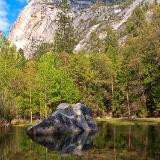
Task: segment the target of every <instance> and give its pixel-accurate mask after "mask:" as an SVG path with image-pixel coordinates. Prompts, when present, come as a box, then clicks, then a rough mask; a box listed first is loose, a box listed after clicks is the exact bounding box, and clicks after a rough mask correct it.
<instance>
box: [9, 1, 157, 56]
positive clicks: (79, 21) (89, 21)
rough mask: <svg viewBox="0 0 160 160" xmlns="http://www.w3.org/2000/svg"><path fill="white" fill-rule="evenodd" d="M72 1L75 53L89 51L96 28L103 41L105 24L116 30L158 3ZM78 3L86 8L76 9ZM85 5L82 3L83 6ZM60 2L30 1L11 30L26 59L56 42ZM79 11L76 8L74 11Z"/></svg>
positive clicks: (10, 34) (11, 35) (11, 36)
mask: <svg viewBox="0 0 160 160" xmlns="http://www.w3.org/2000/svg"><path fill="white" fill-rule="evenodd" d="M74 2H75V1H74V0H72V1H70V4H71V9H70V12H69V14H70V15H71V16H72V17H73V25H74V28H75V31H76V34H78V35H79V42H78V44H77V45H76V46H75V49H74V52H81V51H83V50H87V49H88V48H89V47H90V46H89V43H88V41H89V39H90V37H91V35H92V33H94V32H95V31H96V30H97V29H99V30H100V32H99V33H97V34H99V35H98V37H100V39H102V40H103V39H104V38H105V37H106V36H107V33H106V32H105V29H104V28H105V25H106V23H107V24H108V25H109V26H110V27H111V28H112V29H113V30H114V31H117V30H118V29H119V28H120V27H121V26H122V25H123V24H124V23H125V22H126V21H127V19H128V18H129V17H130V16H131V15H132V13H133V11H134V9H135V8H136V7H137V6H138V5H140V4H144V3H155V2H158V3H159V0H158V1H155V0H133V2H132V3H131V4H129V5H128V6H126V8H124V9H121V7H120V5H105V4H101V5H99V4H97V3H96V1H95V0H79V1H76V5H75V3H74ZM77 2H79V4H81V5H83V6H84V4H86V7H82V6H81V7H80V6H77V5H78V4H77ZM82 2H83V3H82ZM58 3H59V0H51V1H46V0H31V1H30V2H29V3H28V5H27V6H26V7H25V8H24V9H23V10H22V12H21V14H20V16H19V17H18V19H17V20H16V22H15V24H14V25H13V27H12V28H11V31H10V33H9V40H10V41H11V43H13V44H15V45H16V46H17V49H20V48H21V49H23V51H24V54H25V57H26V59H29V58H31V57H32V56H33V54H34V52H35V51H36V49H37V48H38V46H40V45H41V44H42V43H54V35H55V32H56V29H57V24H56V22H55V21H56V19H57V15H58V13H59V12H61V8H60V7H58ZM75 8H76V9H75Z"/></svg>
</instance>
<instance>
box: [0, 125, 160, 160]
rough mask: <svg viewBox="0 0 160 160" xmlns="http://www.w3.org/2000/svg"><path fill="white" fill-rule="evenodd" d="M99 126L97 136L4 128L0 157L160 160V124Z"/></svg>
mask: <svg viewBox="0 0 160 160" xmlns="http://www.w3.org/2000/svg"><path fill="white" fill-rule="evenodd" d="M98 126H99V131H98V132H97V133H96V135H94V134H88V133H82V134H79V135H69V136H56V137H38V138H35V137H34V138H32V139H30V138H29V137H28V136H27V135H26V133H25V128H20V127H14V128H10V129H9V128H8V129H0V160H76V159H78V160H79V159H81V160H160V126H147V125H140V126H112V125H108V124H106V123H101V124H98Z"/></svg>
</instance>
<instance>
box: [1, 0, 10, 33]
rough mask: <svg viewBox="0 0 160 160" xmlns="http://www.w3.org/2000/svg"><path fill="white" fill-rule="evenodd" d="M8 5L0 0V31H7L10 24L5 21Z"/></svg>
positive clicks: (3, 0)
mask: <svg viewBox="0 0 160 160" xmlns="http://www.w3.org/2000/svg"><path fill="white" fill-rule="evenodd" d="M7 9H8V5H7V3H6V1H5V0H0V31H3V32H6V31H8V29H9V27H10V24H9V22H8V19H7V14H8V13H7Z"/></svg>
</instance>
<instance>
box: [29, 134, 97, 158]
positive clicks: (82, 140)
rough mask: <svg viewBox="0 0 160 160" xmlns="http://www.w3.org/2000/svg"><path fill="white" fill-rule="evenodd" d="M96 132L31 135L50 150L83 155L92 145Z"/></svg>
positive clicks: (63, 153) (64, 153)
mask: <svg viewBox="0 0 160 160" xmlns="http://www.w3.org/2000/svg"><path fill="white" fill-rule="evenodd" d="M95 134H96V132H81V133H79V134H69V135H53V136H29V137H30V138H31V139H32V140H33V141H35V142H36V143H39V144H40V145H42V146H44V147H46V148H47V149H48V150H49V151H55V152H58V153H59V154H61V155H68V154H75V155H79V156H81V155H83V154H84V153H85V152H86V151H87V150H89V149H91V147H92V140H93V139H94V137H95Z"/></svg>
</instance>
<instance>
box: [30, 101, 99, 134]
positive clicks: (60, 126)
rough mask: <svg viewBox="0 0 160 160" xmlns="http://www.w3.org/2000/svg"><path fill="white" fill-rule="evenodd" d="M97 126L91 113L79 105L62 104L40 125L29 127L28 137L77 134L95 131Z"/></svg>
mask: <svg viewBox="0 0 160 160" xmlns="http://www.w3.org/2000/svg"><path fill="white" fill-rule="evenodd" d="M96 130H97V125H96V122H95V121H94V119H93V117H92V111H91V109H89V108H88V107H87V106H85V105H84V104H81V103H77V104H72V105H71V104H67V103H62V104H60V105H59V106H58V107H57V110H56V111H55V112H54V113H53V114H52V115H50V116H49V117H48V118H45V119H44V120H42V121H41V122H40V123H38V124H36V125H34V126H32V127H29V128H28V130H27V133H28V134H30V135H51V134H67V133H77V132H81V131H96Z"/></svg>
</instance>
